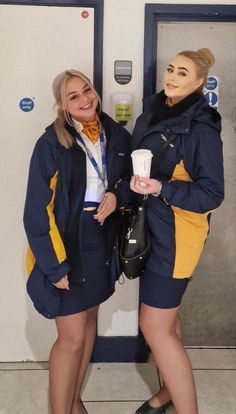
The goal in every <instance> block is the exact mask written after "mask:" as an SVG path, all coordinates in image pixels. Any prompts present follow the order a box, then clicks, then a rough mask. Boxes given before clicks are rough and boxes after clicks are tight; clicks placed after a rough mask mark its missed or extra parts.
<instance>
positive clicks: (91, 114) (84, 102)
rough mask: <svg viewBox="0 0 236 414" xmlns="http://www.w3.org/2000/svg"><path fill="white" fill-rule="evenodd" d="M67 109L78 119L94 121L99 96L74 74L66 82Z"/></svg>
mask: <svg viewBox="0 0 236 414" xmlns="http://www.w3.org/2000/svg"><path fill="white" fill-rule="evenodd" d="M65 92H66V93H65V100H66V109H67V111H68V112H69V114H70V115H71V116H72V118H74V119H76V120H77V121H94V120H95V117H96V108H97V106H98V97H97V95H96V93H95V92H94V90H93V89H91V87H90V86H89V84H88V83H86V82H85V81H84V80H83V79H81V78H79V77H77V76H72V77H71V78H70V79H69V80H68V81H67V83H66V91H65Z"/></svg>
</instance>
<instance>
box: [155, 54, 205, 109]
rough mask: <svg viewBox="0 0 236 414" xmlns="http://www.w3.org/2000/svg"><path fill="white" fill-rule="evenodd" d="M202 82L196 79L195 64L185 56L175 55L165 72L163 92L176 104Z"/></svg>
mask: <svg viewBox="0 0 236 414" xmlns="http://www.w3.org/2000/svg"><path fill="white" fill-rule="evenodd" d="M203 81H204V79H203V78H201V79H199V78H198V77H197V71H196V66H195V63H194V62H193V61H192V60H191V59H189V58H187V57H185V56H181V55H177V56H176V57H175V58H174V59H173V60H172V61H171V63H169V65H168V66H167V69H166V71H165V74H164V79H163V82H164V92H165V95H166V96H168V97H169V98H171V100H172V103H173V104H176V103H177V102H179V101H181V100H182V99H184V98H185V97H186V96H188V95H190V94H191V93H192V92H194V91H196V90H197V89H198V88H199V86H200V85H202V83H203Z"/></svg>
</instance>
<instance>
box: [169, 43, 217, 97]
mask: <svg viewBox="0 0 236 414" xmlns="http://www.w3.org/2000/svg"><path fill="white" fill-rule="evenodd" d="M179 55H180V56H185V57H187V58H189V59H191V60H192V61H193V62H194V63H195V66H196V71H197V77H198V78H199V79H200V78H203V79H204V81H203V83H202V85H201V86H200V87H199V88H198V91H199V92H202V91H203V88H204V85H205V83H206V81H207V76H208V71H209V69H210V67H211V66H212V65H213V64H214V62H215V58H214V55H213V53H212V52H211V51H210V49H207V48H202V49H199V50H197V51H196V52H195V51H193V50H184V51H183V52H179V53H178V55H177V56H179Z"/></svg>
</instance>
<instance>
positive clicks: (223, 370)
mask: <svg viewBox="0 0 236 414" xmlns="http://www.w3.org/2000/svg"><path fill="white" fill-rule="evenodd" d="M188 353H189V355H190V358H191V361H192V365H193V369H194V377H195V380H196V387H197V394H198V401H199V411H200V414H236V350H235V349H227V350H225V349H211V350H209V349H189V350H188ZM47 366H48V364H47V363H30V362H24V363H1V364H0V414H48V413H49V410H48V391H47V388H48V371H47ZM158 387H159V381H158V376H157V372H156V369H155V366H154V364H153V362H152V360H150V362H149V363H147V364H130V363H119V364H104V363H101V364H91V366H90V368H89V372H88V375H87V378H86V383H85V387H84V392H83V400H84V402H85V406H86V408H87V410H88V413H89V414H134V413H135V409H136V408H137V407H138V406H139V405H140V404H141V403H142V402H143V401H144V400H146V399H147V398H149V396H150V395H151V393H152V392H154V390H156V389H158ZM174 413H175V411H174V409H169V410H167V412H166V414H174Z"/></svg>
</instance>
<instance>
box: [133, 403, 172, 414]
mask: <svg viewBox="0 0 236 414" xmlns="http://www.w3.org/2000/svg"><path fill="white" fill-rule="evenodd" d="M170 405H172V401H171V400H170V401H167V403H165V404H163V405H162V406H161V407H156V408H154V407H151V406H150V405H149V403H148V401H145V403H143V405H141V407H139V408H138V409H137V411H135V414H163V413H164V411H165V410H166V409H167V408H168V407H170Z"/></svg>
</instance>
